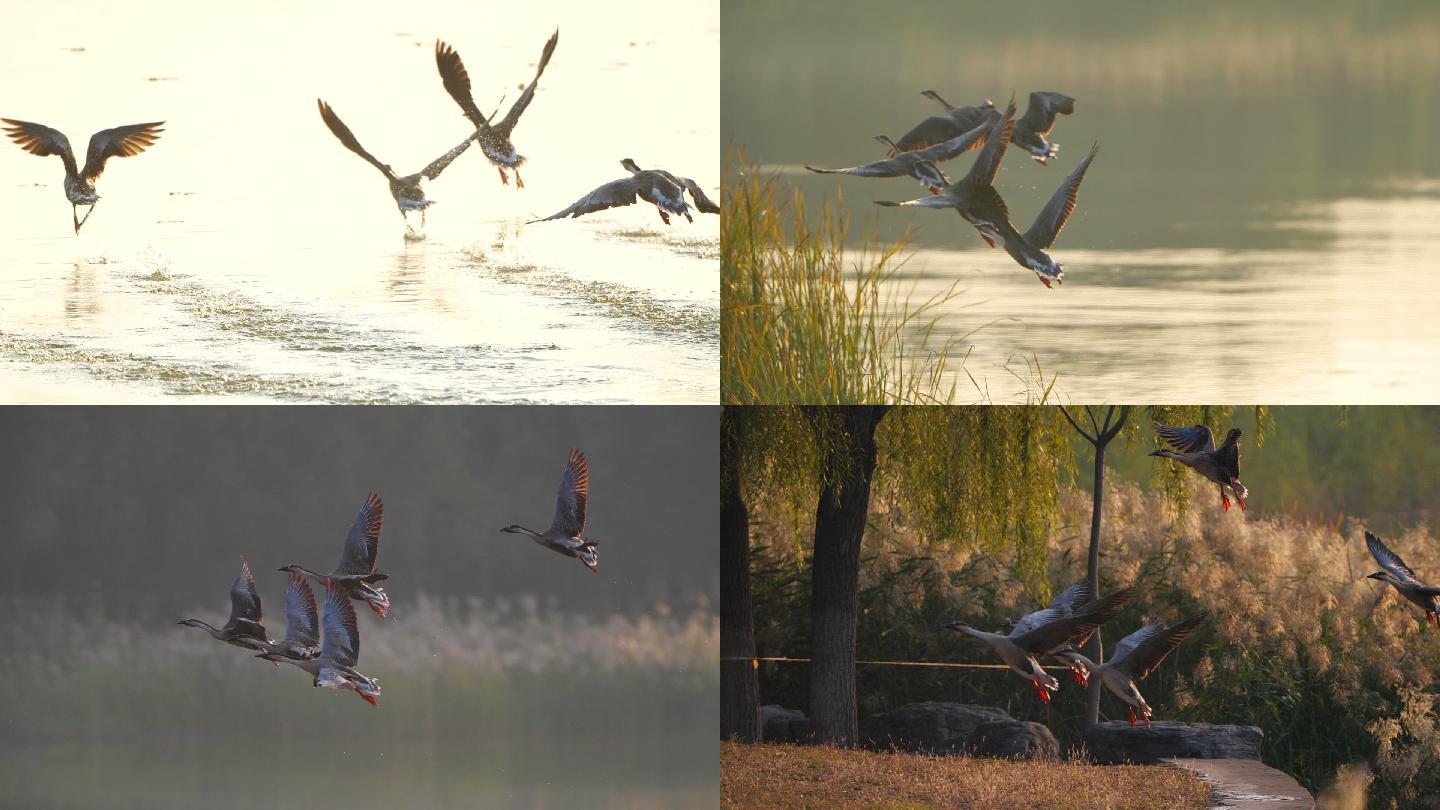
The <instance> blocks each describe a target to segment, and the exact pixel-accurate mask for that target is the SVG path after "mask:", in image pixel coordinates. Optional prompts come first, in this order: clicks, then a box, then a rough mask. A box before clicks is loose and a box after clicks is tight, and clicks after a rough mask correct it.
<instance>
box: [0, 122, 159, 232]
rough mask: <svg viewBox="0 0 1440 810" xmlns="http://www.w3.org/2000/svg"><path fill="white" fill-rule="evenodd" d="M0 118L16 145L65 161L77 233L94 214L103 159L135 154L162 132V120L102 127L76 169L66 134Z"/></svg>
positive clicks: (67, 197)
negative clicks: (82, 214) (81, 212)
mask: <svg viewBox="0 0 1440 810" xmlns="http://www.w3.org/2000/svg"><path fill="white" fill-rule="evenodd" d="M0 121H4V122H5V123H6V124H8V125H9V126H7V127H6V128H5V134H6V135H9V136H10V140H12V141H14V142H15V143H17V144H19V146H20V148H21V149H24V150H25V151H26V152H29V153H30V154H32V155H39V156H41V157H44V156H46V155H59V156H60V159H61V160H63V161H64V162H65V197H66V199H68V200H70V217H71V220H72V221H73V222H74V223H75V234H76V235H77V236H78V235H79V234H80V226H81V225H84V224H85V223H86V222H87V221H89V219H90V215H91V214H93V213H95V203H96V202H98V201H99V200H100V195H99V194H96V193H95V181H96V180H98V179H99V178H100V174H101V173H102V172H104V171H105V161H107V160H109V159H110V158H112V157H130V156H132V155H138V154H140V153H141V152H144V151H145V150H146V148H148V147H150V146H151V145H153V144H154V143H155V141H156V140H157V139H158V138H159V137H160V133H161V132H164V131H165V130H164V129H162V128H161V125H162V124H164V123H165V122H164V121H153V122H151V123H148V124H129V125H127V126H123V127H114V128H112V129H102V130H100V131H99V132H97V133H95V134H94V135H91V136H90V146H89V148H88V149H87V150H86V152H85V166H84V167H83V168H76V165H75V152H74V151H73V150H72V149H71V148H70V140H69V139H68V138H66V137H65V133H63V132H61V131H60V130H58V129H51V128H50V127H47V126H45V125H44V124H32V123H31V122H29V121H16V120H14V119H12V118H0ZM81 205H88V206H90V209H89V210H88V211H86V212H85V218H84V219H81V218H80V209H79V207H78V206H81Z"/></svg>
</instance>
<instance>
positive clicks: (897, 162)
mask: <svg viewBox="0 0 1440 810" xmlns="http://www.w3.org/2000/svg"><path fill="white" fill-rule="evenodd" d="M910 165H911V162H910V161H908V160H904V159H901V158H889V159H888V160H877V161H875V162H874V163H866V164H864V165H861V166H850V167H849V168H845V169H817V168H815V167H814V166H811V165H810V164H808V163H807V164H805V168H807V169H809V170H810V171H812V172H815V173H816V174H853V175H855V176H856V177H905V176H906V175H908V174H910Z"/></svg>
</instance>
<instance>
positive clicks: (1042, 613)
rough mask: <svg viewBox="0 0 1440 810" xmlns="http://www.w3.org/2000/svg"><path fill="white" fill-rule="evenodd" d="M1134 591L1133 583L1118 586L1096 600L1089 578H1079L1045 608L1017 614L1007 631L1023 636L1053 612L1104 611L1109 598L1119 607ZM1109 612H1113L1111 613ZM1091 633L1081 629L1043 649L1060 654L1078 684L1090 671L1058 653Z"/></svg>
mask: <svg viewBox="0 0 1440 810" xmlns="http://www.w3.org/2000/svg"><path fill="white" fill-rule="evenodd" d="M1134 595H1135V588H1134V587H1128V588H1122V589H1121V590H1119V591H1116V592H1115V593H1113V594H1110V595H1108V596H1106V597H1105V599H1104V600H1101V601H1098V602H1097V601H1096V599H1095V593H1094V591H1092V590H1091V589H1090V584H1089V583H1088V582H1080V583H1077V584H1075V585H1071V586H1070V587H1068V588H1066V589H1065V590H1063V591H1061V592H1060V594H1059V595H1057V596H1056V597H1055V598H1054V599H1052V600H1050V606H1049V607H1048V608H1041V609H1040V610H1036V611H1033V612H1031V613H1027V614H1025V615H1024V616H1023V617H1021V618H1020V620H1019V621H1018V622H1015V623H1014V626H1013V627H1011V628H1010V630H1009V632H1008V633H1007V634H1006V635H1007V636H1010V637H1012V638H1014V637H1017V636H1023V635H1024V634H1026V633H1028V632H1030V631H1031V630H1034V629H1035V628H1037V627H1039V626H1040V625H1041V624H1043V623H1045V622H1047V621H1050V620H1051V617H1053V616H1056V615H1059V616H1073V615H1075V614H1077V613H1086V612H1092V611H1097V610H1102V611H1103V609H1104V607H1103V606H1104V605H1105V604H1110V600H1114V605H1115V606H1116V607H1118V606H1119V605H1122V604H1124V603H1125V602H1127V601H1129V600H1130V598H1131V597H1132V596H1134ZM1111 615H1113V613H1112V614H1111ZM1097 627H1098V625H1097ZM1093 633H1094V629H1093V628H1092V629H1091V631H1090V632H1087V633H1084V634H1083V635H1080V636H1077V637H1076V638H1073V639H1071V640H1070V641H1069V642H1068V643H1067V644H1066V645H1064V646H1062V647H1060V648H1058V649H1055V650H1047V651H1046V652H1047V653H1049V654H1050V655H1053V656H1055V657H1057V658H1059V659H1060V660H1061V661H1062V662H1063V663H1064V664H1065V665H1066V666H1068V667H1069V668H1070V674H1071V675H1072V676H1073V677H1074V678H1075V682H1076V683H1078V684H1080V685H1081V686H1088V685H1089V683H1090V671H1089V670H1088V669H1086V668H1085V666H1084V665H1083V664H1081V663H1079V662H1078V661H1075V660H1073V659H1070V658H1066V657H1064V656H1063V655H1061V653H1063V652H1065V651H1066V650H1068V649H1070V648H1071V647H1083V646H1085V644H1086V643H1088V642H1089V641H1090V636H1091V635H1093Z"/></svg>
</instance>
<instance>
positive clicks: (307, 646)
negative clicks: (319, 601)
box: [265, 574, 320, 666]
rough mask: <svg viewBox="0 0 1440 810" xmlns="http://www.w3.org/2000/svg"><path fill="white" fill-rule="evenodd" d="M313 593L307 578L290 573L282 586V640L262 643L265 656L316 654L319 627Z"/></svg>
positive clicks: (306, 657) (307, 656) (275, 660)
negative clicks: (283, 593)
mask: <svg viewBox="0 0 1440 810" xmlns="http://www.w3.org/2000/svg"><path fill="white" fill-rule="evenodd" d="M316 614H317V611H316V609H315V594H314V592H313V591H311V590H310V581H309V580H307V579H306V578H305V577H304V576H303V575H301V574H291V575H290V585H289V587H288V588H286V589H285V640H284V641H281V642H280V643H279V644H269V645H266V650H265V651H266V653H269V654H271V655H272V656H274V657H271V658H269V659H267V660H269V661H271V662H272V663H275V665H276V666H279V661H281V660H288V661H309V660H312V659H314V658H315V657H317V656H319V655H320V647H319V644H320V630H319V626H318V622H317V617H316Z"/></svg>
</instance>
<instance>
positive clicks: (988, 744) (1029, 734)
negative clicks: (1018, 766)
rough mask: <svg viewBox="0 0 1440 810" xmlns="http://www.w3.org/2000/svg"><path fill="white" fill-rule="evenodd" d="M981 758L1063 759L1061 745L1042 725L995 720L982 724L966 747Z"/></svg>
mask: <svg viewBox="0 0 1440 810" xmlns="http://www.w3.org/2000/svg"><path fill="white" fill-rule="evenodd" d="M965 749H966V750H967V751H968V752H969V753H970V754H972V755H974V756H977V757H1005V758H1006V759H1025V760H1047V759H1059V758H1060V743H1059V742H1057V741H1056V740H1055V735H1054V734H1051V733H1050V729H1048V728H1046V727H1044V726H1042V725H1040V724H1039V723H1022V722H1020V721H1018V720H992V721H990V722H988V723H981V724H980V725H979V726H978V727H976V729H975V731H974V733H972V734H971V735H970V739H969V740H968V741H967V743H966V745H965Z"/></svg>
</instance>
